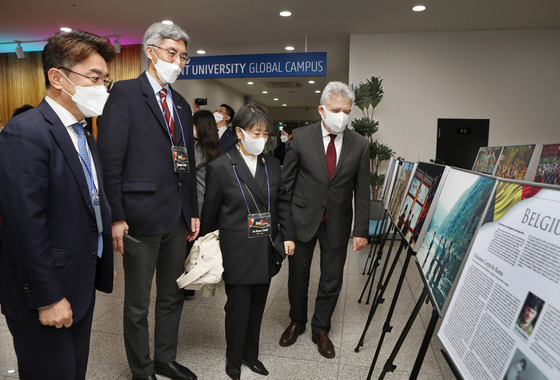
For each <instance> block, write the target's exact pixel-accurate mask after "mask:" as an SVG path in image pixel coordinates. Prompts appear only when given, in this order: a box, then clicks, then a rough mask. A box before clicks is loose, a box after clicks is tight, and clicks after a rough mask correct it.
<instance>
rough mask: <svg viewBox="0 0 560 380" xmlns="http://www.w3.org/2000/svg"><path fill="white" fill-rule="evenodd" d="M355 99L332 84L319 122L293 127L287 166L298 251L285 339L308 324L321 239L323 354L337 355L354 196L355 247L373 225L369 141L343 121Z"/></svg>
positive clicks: (319, 334)
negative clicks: (334, 330) (334, 322)
mask: <svg viewBox="0 0 560 380" xmlns="http://www.w3.org/2000/svg"><path fill="white" fill-rule="evenodd" d="M353 102H354V93H353V92H352V90H351V89H350V87H348V85H346V84H345V83H342V82H330V83H329V84H327V86H326V87H325V89H324V90H323V94H322V95H321V105H320V106H319V107H318V110H319V114H320V115H321V119H322V121H320V122H318V123H315V124H311V125H309V126H307V127H304V128H298V129H295V130H294V133H293V137H292V142H291V144H290V147H289V148H288V150H287V151H286V157H285V159H284V167H283V170H282V178H283V180H284V185H285V186H286V190H287V191H288V194H289V195H290V198H291V204H292V213H293V217H294V220H295V224H296V235H297V239H296V248H295V252H294V255H293V256H290V257H289V263H290V266H289V279H288V295H289V299H290V319H291V323H290V325H289V326H288V328H287V329H286V330H285V331H284V333H283V334H282V337H281V338H280V346H283V347H287V346H291V345H292V344H294V343H295V342H296V340H297V338H298V336H299V335H301V334H303V332H304V331H305V324H306V323H307V320H308V319H307V293H308V288H309V276H310V268H311V259H312V257H313V250H314V249H315V244H316V242H317V240H319V246H320V248H321V258H320V259H321V275H320V279H319V288H318V291H317V298H316V299H315V313H314V315H313V318H312V319H311V329H312V340H313V342H314V343H316V344H317V348H318V350H319V353H320V354H321V355H322V356H324V357H326V358H333V357H334V356H335V350H334V346H333V344H332V342H331V340H330V339H329V336H328V332H329V330H330V328H331V317H332V314H333V312H334V309H335V307H336V302H337V300H338V295H339V294H340V289H341V287H342V274H343V272H344V263H345V261H346V251H347V246H348V240H349V237H350V230H351V228H352V219H353V218H352V216H353V213H352V198H354V231H353V236H354V237H353V241H352V247H353V249H354V250H355V251H357V250H359V249H361V248H363V247H364V246H365V245H366V244H367V237H368V228H369V151H370V145H369V141H368V140H367V139H365V138H364V137H362V136H360V135H359V134H358V133H356V132H355V131H353V130H350V129H347V128H346V126H347V124H348V120H349V114H350V111H351V108H352V103H353Z"/></svg>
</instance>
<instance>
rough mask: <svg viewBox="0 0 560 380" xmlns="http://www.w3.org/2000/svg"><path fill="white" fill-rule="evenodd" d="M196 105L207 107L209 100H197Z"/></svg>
mask: <svg viewBox="0 0 560 380" xmlns="http://www.w3.org/2000/svg"><path fill="white" fill-rule="evenodd" d="M194 104H196V105H197V106H205V105H207V104H208V98H196V99H195V100H194Z"/></svg>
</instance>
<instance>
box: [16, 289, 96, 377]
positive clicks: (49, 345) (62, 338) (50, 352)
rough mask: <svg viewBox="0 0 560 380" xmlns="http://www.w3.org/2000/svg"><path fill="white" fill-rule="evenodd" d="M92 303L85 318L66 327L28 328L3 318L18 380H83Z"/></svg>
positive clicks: (87, 355) (87, 352) (91, 317)
mask: <svg viewBox="0 0 560 380" xmlns="http://www.w3.org/2000/svg"><path fill="white" fill-rule="evenodd" d="M94 304H95V297H93V298H92V302H91V305H90V307H89V309H88V311H87V312H86V314H85V315H84V317H83V318H82V319H81V320H79V321H78V322H76V323H73V324H72V326H70V327H69V328H66V327H62V328H60V329H57V328H56V327H54V326H30V325H27V324H24V323H21V322H18V321H15V320H13V319H9V318H6V322H7V324H8V328H9V329H10V332H11V333H12V336H13V338H14V347H15V351H16V356H17V358H18V371H19V378H20V379H21V380H35V379H37V380H82V379H85V378H86V369H87V363H88V357H89V341H90V336H91V323H92V320H93V306H94ZM70 306H71V305H70Z"/></svg>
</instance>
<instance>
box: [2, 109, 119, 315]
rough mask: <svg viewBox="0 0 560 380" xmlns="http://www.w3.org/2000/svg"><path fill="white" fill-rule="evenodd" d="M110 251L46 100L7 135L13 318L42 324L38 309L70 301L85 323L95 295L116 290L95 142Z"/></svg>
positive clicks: (5, 211)
mask: <svg viewBox="0 0 560 380" xmlns="http://www.w3.org/2000/svg"><path fill="white" fill-rule="evenodd" d="M87 142H88V145H89V148H90V150H91V154H92V158H93V162H94V164H95V167H96V170H97V173H98V183H99V196H100V206H101V215H102V224H103V253H102V257H101V258H98V257H97V239H98V232H97V231H98V229H97V224H96V221H95V214H94V211H93V206H92V202H91V198H90V194H89V190H88V186H87V181H86V177H85V174H84V172H83V169H82V165H81V163H80V158H79V155H78V153H77V152H76V148H75V147H74V145H73V143H72V140H71V138H70V136H69V135H68V132H67V130H66V128H65V127H64V125H63V124H62V122H61V121H60V119H59V117H58V116H57V115H56V113H55V112H54V111H53V109H52V108H51V107H50V106H49V105H48V104H47V102H46V101H45V100H43V101H42V102H41V104H39V106H37V108H35V109H32V110H30V111H27V112H25V113H23V114H21V115H19V116H18V117H15V118H13V119H12V120H10V122H9V123H8V124H7V125H6V127H5V128H4V129H3V130H2V132H1V133H0V183H1V184H2V185H1V186H0V215H1V216H2V231H1V233H2V248H1V253H0V283H1V285H0V303H1V304H2V312H3V313H4V314H5V315H6V316H7V317H9V318H11V319H14V320H18V321H20V322H23V323H27V324H31V325H39V326H40V322H39V318H38V312H37V309H38V308H40V307H45V306H50V305H52V304H55V303H56V302H58V301H60V300H61V299H62V298H64V297H65V298H66V299H67V300H68V302H70V306H71V307H72V311H73V319H74V322H77V321H79V320H80V319H81V318H82V317H83V315H84V314H85V312H86V311H87V309H88V307H89V306H90V305H91V302H92V297H93V296H94V293H95V292H94V289H99V290H102V291H104V292H111V291H112V288H113V248H112V247H113V245H112V239H111V216H110V213H111V211H110V209H109V204H108V202H107V198H106V196H105V192H104V191H103V179H102V176H101V169H102V168H101V162H100V160H99V154H98V152H97V149H96V145H95V140H94V139H93V137H92V136H91V135H90V134H89V133H88V134H87Z"/></svg>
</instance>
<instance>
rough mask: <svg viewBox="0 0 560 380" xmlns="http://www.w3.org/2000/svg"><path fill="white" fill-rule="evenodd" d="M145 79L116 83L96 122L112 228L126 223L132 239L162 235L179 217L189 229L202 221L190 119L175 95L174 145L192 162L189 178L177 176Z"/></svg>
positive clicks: (144, 75) (162, 123)
mask: <svg viewBox="0 0 560 380" xmlns="http://www.w3.org/2000/svg"><path fill="white" fill-rule="evenodd" d="M147 75H148V74H147V73H146V72H144V73H142V74H141V75H140V76H139V77H138V78H136V79H130V80H125V81H120V82H117V83H115V85H114V87H113V89H112V90H111V96H110V97H109V100H108V101H107V104H106V105H105V109H104V110H103V115H102V116H100V117H99V119H98V120H97V126H98V135H97V140H98V145H99V153H100V155H101V162H102V163H103V168H104V174H105V191H106V192H107V197H108V199H109V204H110V205H111V209H112V211H113V222H117V221H121V220H124V221H126V222H127V224H128V225H129V227H130V228H131V233H136V234H140V235H163V234H166V233H168V232H169V231H171V230H172V229H173V227H175V225H176V224H177V222H178V221H179V217H180V215H181V213H182V215H183V217H184V218H185V222H186V223H187V226H188V227H189V228H190V225H191V223H190V219H191V218H193V217H198V208H197V197H196V170H195V159H194V137H193V129H192V113H191V108H190V106H189V104H188V103H187V101H186V100H185V99H184V98H183V97H182V96H181V95H180V94H179V93H178V92H176V91H175V90H173V89H171V92H172V94H173V95H172V97H173V103H174V105H175V107H174V109H173V112H174V120H175V127H174V132H175V142H174V143H175V145H181V146H184V145H186V148H187V155H188V159H189V173H185V174H183V173H181V174H179V173H175V172H174V171H173V157H172V154H171V140H170V137H169V134H168V132H167V126H166V124H165V120H164V118H163V114H162V112H161V108H160V106H159V103H158V101H157V99H156V96H155V95H154V90H153V88H152V86H151V85H150V82H149V81H148V78H147ZM183 133H184V136H183ZM183 138H184V142H185V144H183Z"/></svg>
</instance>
